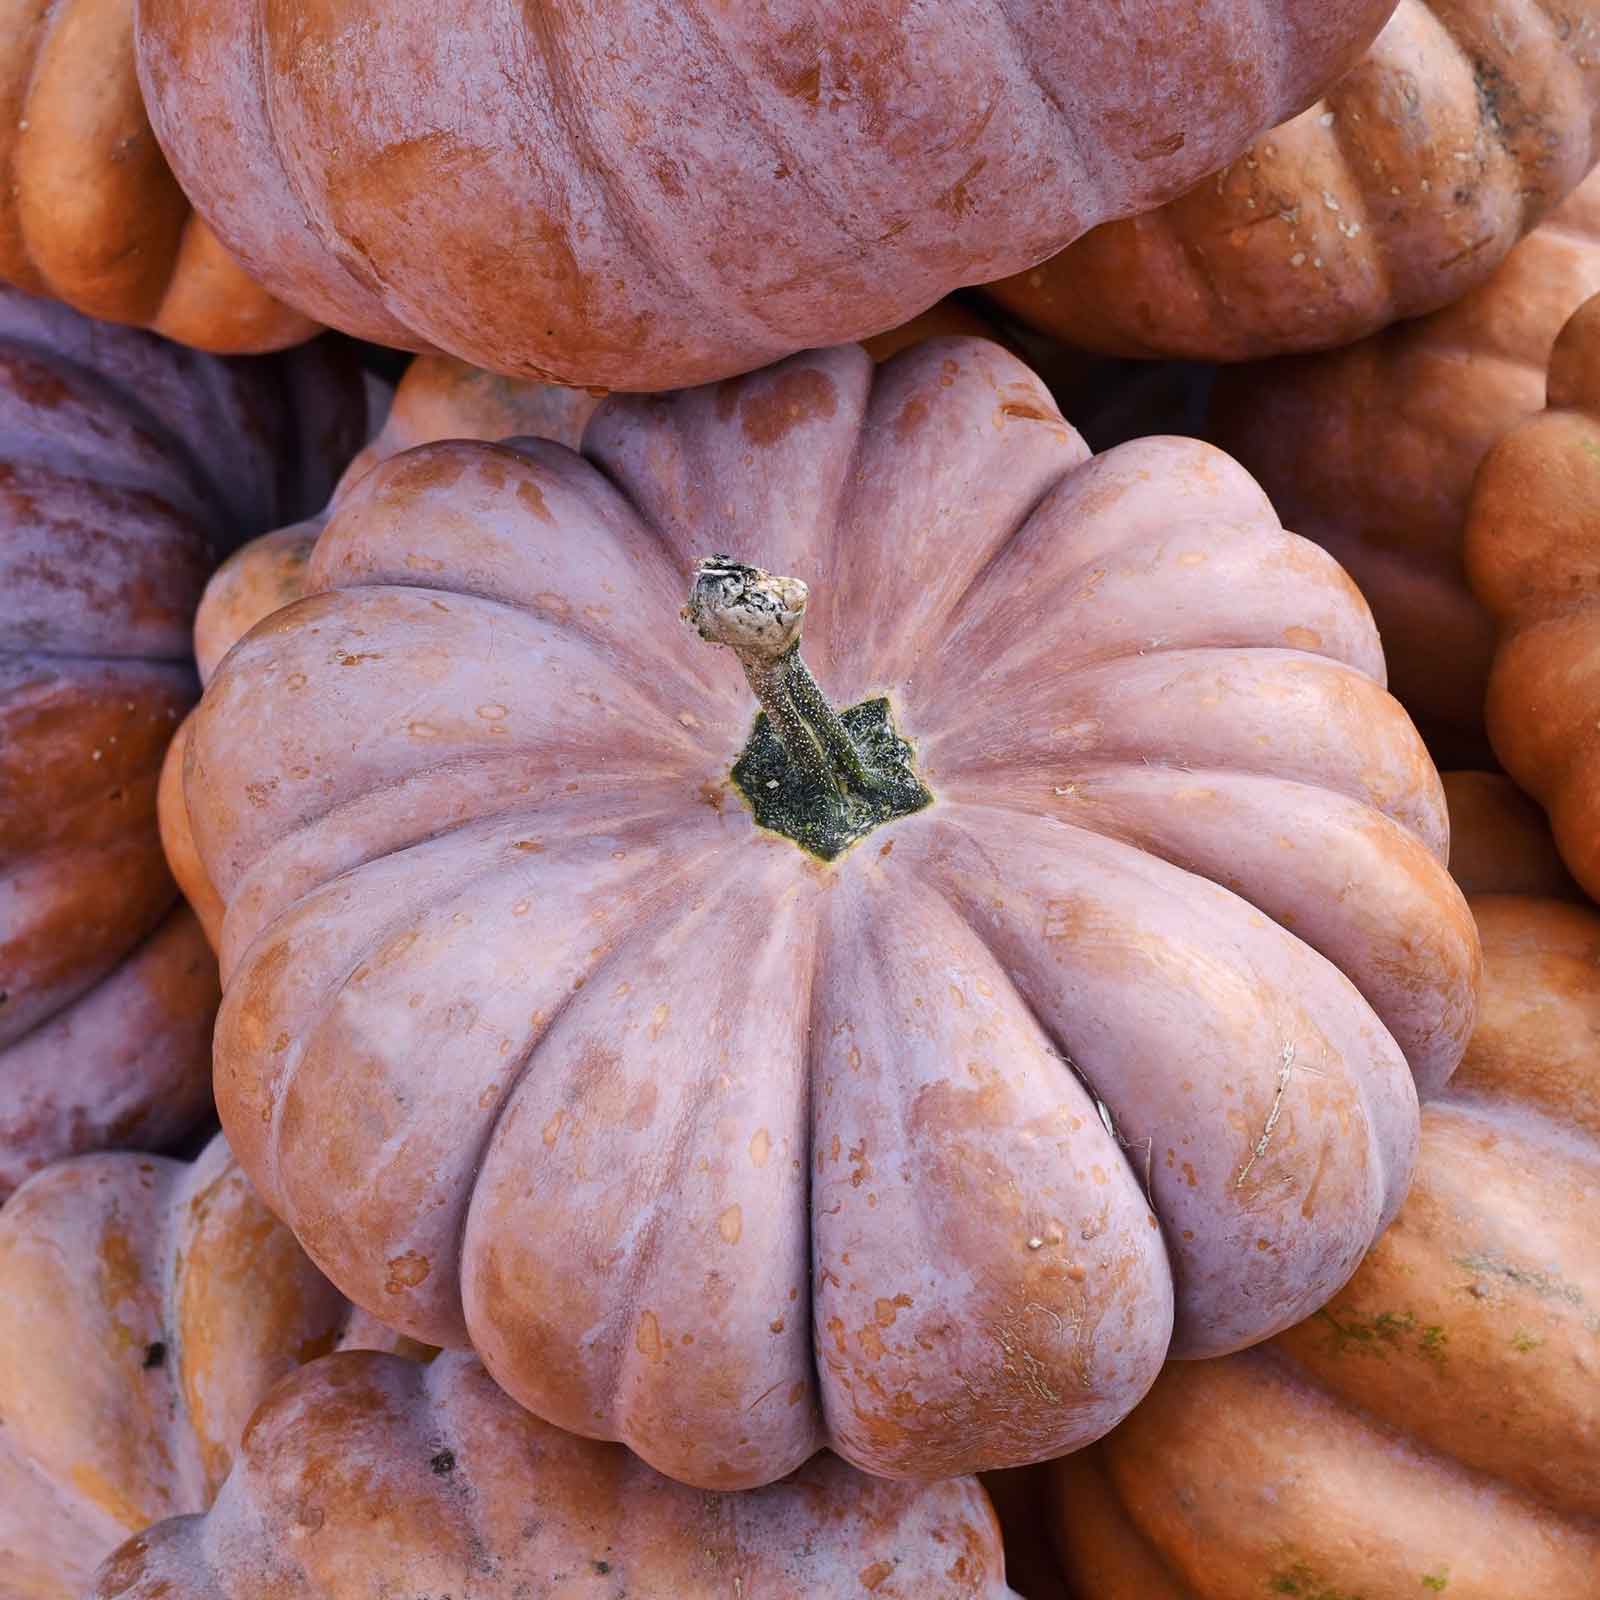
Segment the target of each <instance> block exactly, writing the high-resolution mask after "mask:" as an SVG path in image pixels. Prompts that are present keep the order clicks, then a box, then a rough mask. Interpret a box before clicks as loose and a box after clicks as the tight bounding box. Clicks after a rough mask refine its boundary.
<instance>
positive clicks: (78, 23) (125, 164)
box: [0, 0, 317, 354]
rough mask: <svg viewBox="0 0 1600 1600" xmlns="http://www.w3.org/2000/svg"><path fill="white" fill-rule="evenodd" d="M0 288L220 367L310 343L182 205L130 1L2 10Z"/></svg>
mask: <svg viewBox="0 0 1600 1600" xmlns="http://www.w3.org/2000/svg"><path fill="white" fill-rule="evenodd" d="M0 282H6V283H10V284H13V285H15V286H16V287H17V288H19V289H24V290H26V291H28V292H29V293H30V294H45V295H51V296H53V297H54V298H56V299H58V300H64V301H66V302H67V304H68V305H71V306H73V307H75V308H76V309H77V310H79V311H82V312H84V313H86V314H87V315H89V316H93V317H102V318H104V319H106V320H107V321H110V322H128V323H135V324H138V325H139V326H141V327H146V328H153V329H154V330H155V331H156V332H157V333H161V334H165V335H166V337H167V338H169V339H177V340H179V341H180V342H181V343H183V344H189V345H194V346H196V347H197V348H199V349H202V350H212V351H217V352H220V353H226V354H243V353H246V352H250V351H262V350H281V349H283V348H284V347H285V346H287V345H292V344H299V343H301V342H302V341H303V340H306V339H309V338H310V337H311V336H312V334H314V333H315V332H316V331H317V325H316V324H315V323H314V322H312V321H311V320H310V319H309V318H307V317H304V316H302V315H301V314H300V313H299V312H298V311H291V310H290V309H289V308H288V307H287V306H285V305H282V304H280V303H279V302H278V301H277V300H274V299H273V298H272V296H271V295H270V294H268V293H267V292H266V290H265V289H263V288H261V287H260V285H259V284H256V283H254V282H252V281H251V279H250V278H249V277H248V276H247V275H246V273H245V271H244V269H243V268H242V267H240V265H239V264H238V262H236V261H235V260H234V259H233V257H232V256H230V255H229V254H228V252H227V251H226V250H225V249H223V247H222V245H221V244H220V243H219V242H218V240H217V236H216V235H215V234H214V233H213V232H212V231H211V229H210V228H209V227H207V226H206V224H205V223H204V222H202V221H201V220H200V218H199V217H197V216H196V215H195V214H194V212H193V211H192V210H191V209H190V206H189V202H188V201H187V200H186V199H184V196H183V191H182V190H181V189H179V187H178V182H177V179H176V178H174V177H173V175H172V172H171V170H170V169H169V168H168V166H167V163H166V158H165V157H164V156H163V155H162V154H161V149H160V147H159V146H158V145H157V144H156V138H155V135H154V133H152V132H151V130H150V119H149V118H148V117H147V116H146V115H145V109H144V99H143V96H142V95H141V94H140V92H139V81H138V73H137V69H136V67H135V64H134V51H133V0H5V3H4V4H0Z"/></svg>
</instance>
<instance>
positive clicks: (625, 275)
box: [137, 0, 1393, 390]
mask: <svg viewBox="0 0 1600 1600" xmlns="http://www.w3.org/2000/svg"><path fill="white" fill-rule="evenodd" d="M1182 9H1183V15H1182V18H1181V20H1180V19H1179V18H1178V16H1176V15H1175V13H1174V10H1173V6H1172V4H1171V0H1124V3H1120V4H1117V5H1109V4H1105V3H1097V4H1094V5H1090V6H1077V7H1074V8H1072V11H1071V20H1072V25H1071V26H1070V27H1066V26H1063V21H1064V19H1065V18H1066V16H1067V15H1068V10H1067V8H1066V7H1064V6H1063V5H1061V4H1058V3H1046V0H1029V3H1027V4H1023V5H1016V6H1012V7H1010V8H1001V7H997V6H992V5H988V4H984V3H981V0H966V3H962V4H959V5H945V6H920V7H907V6H905V5H904V4H903V3H901V0H862V3H860V4H857V5H854V6H852V7H851V8H850V9H849V11H848V13H847V14H846V15H844V16H841V15H840V12H839V8H838V7H837V6H836V5H831V4H825V3H823V0H796V3H791V4H788V5H785V6H782V7H777V8H771V7H766V6H762V7H757V8H755V9H751V8H748V7H735V8H732V9H728V8H723V7H713V6H709V5H705V4H703V3H695V4H692V5H686V4H684V3H683V0H628V3H627V4H619V5H614V6H610V7H607V8H605V9H604V10H603V11H599V12H596V11H593V10H589V11H579V12H568V11H563V12H559V13H558V12H554V11H550V10H549V9H548V8H541V9H540V10H538V11H536V12H533V13H530V12H529V11H528V10H527V9H526V8H525V7H523V6H521V5H517V4H513V3H512V0H493V3H490V4H481V3H480V4H473V5H467V4H459V3H458V4H455V5H453V6H451V7H449V8H448V9H447V10H446V11H443V12H441V11H440V9H439V8H438V7H437V6H427V7H424V6H418V5H404V6H400V7H396V6H395V5H393V4H390V3H380V0H340V3H339V4H337V5H330V6H324V7H321V8H319V9H317V10H314V11H309V12H308V11H307V10H306V9H305V8H303V7H300V8H293V9H292V10H289V9H280V8H276V7H273V6H270V5H267V4H265V3H263V0H218V3H216V4H210V5H207V6H205V7H203V8H197V7H195V6H192V5H188V4H184V3H180V0H139V3H138V7H137V34H138V51H139V75H140V81H141V83H142V84H143V86H144V94H145V102H146V104H147V106H148V107H149V110H150V118H151V122H152V125H153V126H154V128H155V130H156V134H157V137H158V138H159V139H160V141H161V144H162V147H163V148H164V150H165V151H166V153H167V156H168V159H169V160H170V161H171V163H172V166H173V169H174V171H176V172H177V174H178V177H179V180H180V182H181V183H182V185H183V188H184V190H185V192H186V193H187V194H188V195H189V197H190V198H191V199H192V200H193V201H194V202H195V204H196V206H197V207H198V208H199V210H200V211H201V213H202V214H203V215H204V216H205V217H206V218H207V220H208V221H209V222H210V223H211V224H212V226H213V227H214V228H215V229H216V231H217V233H218V235H219V237H220V238H221V239H222V240H223V241H224V242H225V243H226V244H227V245H228V247H229V248H230V249H231V250H232V251H233V252H234V253H235V254H236V255H237V256H238V257H239V259H240V260H241V261H242V262H244V263H245V265H246V267H247V268H248V269H249V270H250V271H251V272H252V273H253V274H254V275H255V276H256V277H257V278H259V280H260V281H261V282H262V283H264V284H265V285H267V287H268V288H269V289H271V290H272V291H273V292H274V293H276V294H278V295H279V296H280V297H281V298H283V299H284V300H285V301H286V302H287V303H289V304H293V305H296V306H298V307H299V308H300V309H302V310H304V311H306V312H307V313H308V314H309V315H312V316H315V317H317V318H318V319H319V320H321V321H325V322H328V323H331V324H332V325H333V326H335V327H340V328H343V329H345V330H346V331H348V332H352V333H357V334H359V335H360V336H361V337H363V338H368V339H373V340H376V341H377V342H379V343H383V344H393V345H399V346H401V347H403V348H409V349H426V348H434V349H438V350H443V351H448V352H449V353H451V354H453V355H456V356H459V357H460V358H461V359H463V360H465V361H469V362H471V363H472V364H473V365H475V366H481V367H488V368H493V369H495V370H499V371H504V372H510V373H515V374H517V375H519V376H522V377H532V378H543V379H552V380H555V381H558V382H564V383H573V384H579V385H586V384H594V385H601V386H604V387H606V388H611V389H633V390H646V389H655V388H675V387H678V386H681V385H685V384H690V383H699V382H703V381H705V380H707V379H711V378H717V377H722V376H724V375H726V374H729V373H734V372H740V371H745V370H748V369H750V368H753V367H757V366H760V365H761V364H762V363H764V362H767V361H770V360H772V359H774V358H775V357H779V356H785V355H788V354H790V353H792V352H794V351H796V350H800V349H804V348H806V347H808V346H813V345H829V344H834V343H836V342H839V341H842V340H847V339H854V338H858V337H861V336H863V335H867V334H873V333H877V332H880V331H881V330H883V329H885V328H891V327H893V326H895V325H896V324H898V323H901V322H904V321H905V320H906V319H907V318H908V317H909V316H911V315H912V314H913V313H915V312H917V311H919V310H921V309H923V308H924V307H926V306H928V305H931V304H932V303H933V302H934V301H935V300H937V299H938V298H939V296H940V295H942V294H945V293H947V292H948V291H949V290H951V289H954V288H956V287H958V286H960V285H962V284H970V283H977V282H981V281H983V280H985V279H989V278H995V277H999V276H1001V275H1003V274H1005V273H1008V272H1014V271H1016V270H1018V269H1020V268H1022V267H1025V266H1027V265H1029V264H1030V263H1032V262H1034V261H1038V260H1040V259H1042V258H1043V257H1044V256H1046V255H1048V254H1050V253H1051V252H1052V251H1054V250H1057V249H1060V248H1061V246H1063V245H1064V244H1066V243H1067V242H1068V241H1069V240H1070V239H1072V238H1075V237H1076V236H1077V235H1078V234H1080V233H1082V232H1083V231H1084V229H1086V228H1089V227H1092V226H1093V225H1094V224H1095V223H1097V222H1101V221H1104V220H1106V219H1108V218H1110V217H1113V216H1122V215H1128V214H1130V213H1132V212H1135V211H1141V210H1146V209H1148V208H1149V207H1150V206H1152V205H1157V204H1160V203H1161V202H1162V201H1164V200H1166V199H1169V198H1171V197H1172V196H1173V195H1174V194H1177V193H1179V192H1180V191H1181V190H1183V189H1184V188H1187V187H1188V186H1189V185H1190V184H1191V183H1193V182H1194V181H1195V180H1196V179H1197V178H1199V177H1200V176H1201V175H1202V174H1204V173H1206V172H1209V171H1212V170H1213V169H1215V168H1216V167H1217V166H1219V165H1220V164H1221V163H1223V162H1225V161H1227V160H1229V159H1230V158H1231V157H1232V156H1233V155H1235V154H1236V153H1237V152H1238V151H1239V150H1240V149H1242V148H1243V147H1244V145H1245V144H1246V142H1247V141H1248V140H1249V139H1251V138H1252V137H1253V136H1254V135H1255V134H1256V133H1258V132H1259V131H1260V130H1261V129H1262V128H1265V127H1269V126H1271V125H1272V124H1273V123H1275V122H1278V121H1281V120H1282V119H1283V117H1284V116H1285V115H1288V114H1290V113H1292V112H1293V111H1295V110H1298V109H1299V108H1300V107H1301V106H1304V105H1306V104H1308V103H1309V102H1310V101H1311V100H1312V99H1313V98H1315V96H1316V95H1317V94H1318V93H1319V92H1320V91H1321V90H1322V88H1323V87H1324V86H1325V85H1326V84H1328V83H1330V82H1332V81H1333V79H1334V78H1336V77H1337V76H1338V75H1339V74H1340V73H1341V72H1342V71H1344V70H1345V69H1346V68H1347V67H1348V66H1349V65H1350V64H1352V63H1353V62H1354V61H1355V60H1356V59H1357V58H1358V57H1359V55H1360V52H1361V51H1362V50H1363V49H1365V47H1366V46H1367V45H1368V44H1369V43H1370V42H1371V40H1372V38H1373V37H1374V35H1375V34H1376V33H1377V31H1378V29H1379V27H1380V26H1381V25H1382V23H1383V22H1384V20H1385V19H1386V18H1387V16H1388V14H1389V12H1390V11H1391V10H1392V9H1393V0H1209V3H1207V4H1204V5H1200V4H1195V5H1188V6H1185V7H1183V8H1182ZM464 85H465V86H468V87H469V92H466V93H463V86H464ZM441 105H447V106H449V107H450V108H451V109H450V111H449V112H448V114H447V116H446V123H447V125H441V123H440V120H439V118H440V112H439V109H438V108H439V107H440V106H441ZM685 107H693V115H692V116H691V115H689V114H687V113H686V112H685V110H684V108H685ZM530 152H532V153H534V158H533V159H530ZM691 197H692V198H691ZM508 218H511V219H516V224H517V225H516V228H515V230H514V233H513V234H511V235H508V234H507V233H506V231H505V230H506V223H507V219H508ZM444 241H448V244H449V248H448V249H444V248H441V245H442V243H443V242H444Z"/></svg>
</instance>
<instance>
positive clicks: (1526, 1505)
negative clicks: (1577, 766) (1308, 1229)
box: [1031, 781, 1600, 1600]
mask: <svg viewBox="0 0 1600 1600" xmlns="http://www.w3.org/2000/svg"><path fill="white" fill-rule="evenodd" d="M1470 787H1472V788H1475V789H1476V788H1480V787H1481V786H1480V785H1479V784H1478V783H1477V782H1476V781H1474V782H1472V783H1471V784H1470ZM1452 820H1453V821H1456V820H1460V821H1461V822H1462V824H1463V826H1469V825H1470V824H1469V822H1468V819H1467V818H1466V817H1462V818H1461V819H1456V818H1453V819H1452ZM1498 825H1499V826H1501V827H1504V816H1503V815H1502V817H1501V819H1500V822H1499V824H1498ZM1499 842H1500V844H1501V846H1502V849H1501V851H1500V852H1499V853H1500V854H1502V856H1503V860H1502V862H1501V864H1500V866H1499V867H1498V869H1497V870H1498V872H1499V873H1500V874H1501V875H1502V876H1511V877H1520V876H1522V875H1523V874H1524V873H1525V870H1526V862H1527V860H1528V858H1529V856H1530V854H1531V853H1532V851H1533V850H1535V849H1536V848H1537V841H1535V840H1530V839H1529V838H1528V837H1527V836H1526V835H1525V834H1523V833H1521V832H1520V831H1514V830H1507V831H1505V832H1503V833H1502V834H1501V835H1500V836H1499ZM1547 847H1548V841H1546V848H1547ZM1496 854H1497V850H1496V839H1495V838H1494V837H1490V838H1476V839H1473V840H1472V841H1471V848H1470V850H1469V859H1473V860H1476V861H1481V862H1493V860H1494V858H1495V856H1496ZM1471 903H1472V908H1473V913H1474V915H1475V917H1476V919H1477V922H1478V927H1479V930H1480V932H1481V934H1482V936H1483V948H1484V968H1485V978H1484V988H1483V999H1482V1008H1481V1012H1480V1016H1479V1021H1478V1026H1477V1030H1476V1031H1475V1033H1474V1034H1473V1038H1472V1043H1471V1045H1470V1046H1469V1047H1468V1050H1467V1054H1466V1058H1465V1059H1464V1061H1463V1062H1462V1064H1461V1067H1460V1068H1459V1069H1458V1071H1457V1072H1456V1075H1455V1077H1454V1078H1453V1079H1452V1080H1451V1083H1450V1084H1449V1086H1448V1087H1447V1088H1446V1089H1445V1090H1444V1091H1443V1092H1442V1093H1441V1095H1440V1096H1439V1097H1438V1098H1437V1099H1436V1100H1434V1101H1432V1102H1430V1103H1429V1104H1428V1105H1426V1106H1425V1107H1424V1108H1423V1114H1422V1152H1421V1155H1420V1157H1419V1159H1418V1163H1417V1176H1416V1181H1415V1183H1414V1185H1413V1187H1412V1190H1411V1194H1410V1196H1409V1198H1408V1199H1407V1200H1406V1203H1405V1205H1404V1206H1403V1207H1402V1208H1401V1211H1400V1215H1399V1216H1398V1217H1397V1218H1396V1219H1395V1221H1394V1223H1393V1225H1392V1226H1391V1227H1390V1228H1389V1230H1388V1232H1387V1233H1385V1234H1384V1235H1383V1237H1382V1238H1380V1239H1379V1240H1378V1242H1377V1244H1376V1245H1375V1246H1374V1247H1373V1249H1372V1252H1371V1254H1370V1255H1368V1257H1367V1259H1366V1260H1365V1261H1364V1262H1363V1263H1362V1265H1361V1268H1360V1270H1359V1271H1358V1272H1357V1273H1356V1275H1355V1277H1353V1278H1352V1279H1351V1280H1350V1282H1349V1283H1348V1284H1347V1285H1346V1286H1345V1287H1344V1288H1343V1289H1342V1290H1341V1291H1340V1292H1339V1293H1338V1294H1337V1295H1336V1296H1335V1297H1334V1298H1333V1300H1332V1302H1331V1303H1330V1304H1329V1305H1328V1306H1327V1307H1326V1308H1325V1309H1324V1310H1322V1311H1321V1312H1319V1313H1318V1314H1317V1315H1316V1316H1314V1317H1312V1318H1311V1319H1310V1320H1309V1321H1306V1322H1303V1323H1301V1324H1300V1325H1299V1326H1298V1327H1295V1328H1292V1329H1290V1330H1289V1331H1288V1332H1287V1333H1284V1334H1281V1335H1280V1336H1279V1337H1278V1338H1277V1339H1275V1340H1273V1341H1272V1342H1271V1343H1270V1344H1267V1345H1263V1346H1261V1347H1259V1348H1258V1349H1255V1350H1252V1351H1249V1352H1247V1353H1244V1354H1242V1355H1235V1356H1229V1357H1228V1358H1226V1359H1225V1360H1222V1361H1214V1362H1201V1363H1187V1364H1182V1365H1173V1366H1170V1367H1168V1368H1167V1370H1166V1371H1165V1372H1164V1373H1163V1374H1162V1376H1161V1377H1160V1379H1159V1380H1158V1381H1157V1383H1156V1385H1155V1387H1154V1389H1153V1390H1152V1391H1151V1393H1150V1395H1149V1396H1148V1397H1147V1398H1146V1400H1145V1401H1144V1402H1143V1404H1142V1405H1141V1406H1140V1407H1139V1408H1138V1409H1137V1410H1136V1411H1135V1412H1134V1413H1133V1415H1132V1416H1131V1417H1130V1418H1129V1419H1128V1420H1127V1421H1126V1422H1125V1423H1124V1424H1123V1425H1122V1426H1121V1427H1120V1428H1119V1429H1118V1430H1117V1431H1116V1432H1115V1433H1113V1434H1111V1435H1110V1436H1109V1437H1108V1438H1106V1439H1105V1440H1103V1441H1102V1442H1101V1443H1100V1444H1099V1445H1097V1446H1095V1447H1094V1448H1093V1449H1091V1450H1087V1451H1084V1452H1083V1453H1082V1454H1080V1455H1077V1456H1073V1457H1070V1458H1069V1459H1067V1460H1065V1461H1062V1462H1058V1463H1057V1464H1056V1465H1055V1466H1054V1467H1053V1468H1052V1469H1050V1470H1051V1472H1052V1474H1053V1476H1054V1485H1055V1494H1054V1500H1055V1505H1054V1512H1055V1515H1054V1518H1053V1521H1054V1527H1055V1531H1056V1535H1057V1539H1058V1543H1059V1546H1060V1549H1061V1553H1062V1556H1063V1559H1064V1562H1065V1568H1066V1572H1067V1576H1068V1579H1069V1582H1070V1583H1071V1585H1072V1586H1073V1588H1074V1590H1075V1592H1077V1593H1079V1594H1081V1595H1083V1596H1086V1597H1093V1600H1257V1597H1258V1596H1262V1595H1299V1596H1304V1597H1308V1600H1310V1597H1322V1596H1340V1597H1344V1596H1352V1597H1354V1596H1361V1597H1362V1600H1413V1597H1416V1596H1419V1595H1422V1596H1426V1595H1429V1594H1444V1595H1447V1596H1449V1597H1450V1600H1508V1597H1510V1596H1515V1597H1516V1600H1576V1597H1578V1596H1581V1595H1588V1594H1592V1593H1593V1592H1594V1587H1595V1579H1596V1574H1597V1573H1600V1387H1597V1385H1596V1383H1595V1372H1596V1363H1597V1360H1600V1316H1597V1308H1600V1250H1597V1248H1596V1242H1595V1228H1594V1206H1595V1198H1596V1196H1597V1195H1600V1056H1597V1053H1596V1049H1595V1044H1594V1041H1595V1038H1596V1036H1597V1034H1600V915H1596V913H1595V910H1594V908H1593V907H1592V906H1587V905H1585V906H1578V905H1573V904H1568V903H1564V902H1561V901H1557V900H1552V899H1546V898H1536V897H1533V896H1527V895H1522V894H1501V893H1491V894H1480V895H1475V896H1474V897H1473V899H1472V902H1471ZM1048 1594H1049V1591H1048V1590H1042V1591H1040V1592H1039V1593H1038V1594H1037V1595H1035V1596H1032V1597H1031V1600H1046V1597H1047V1596H1048Z"/></svg>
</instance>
